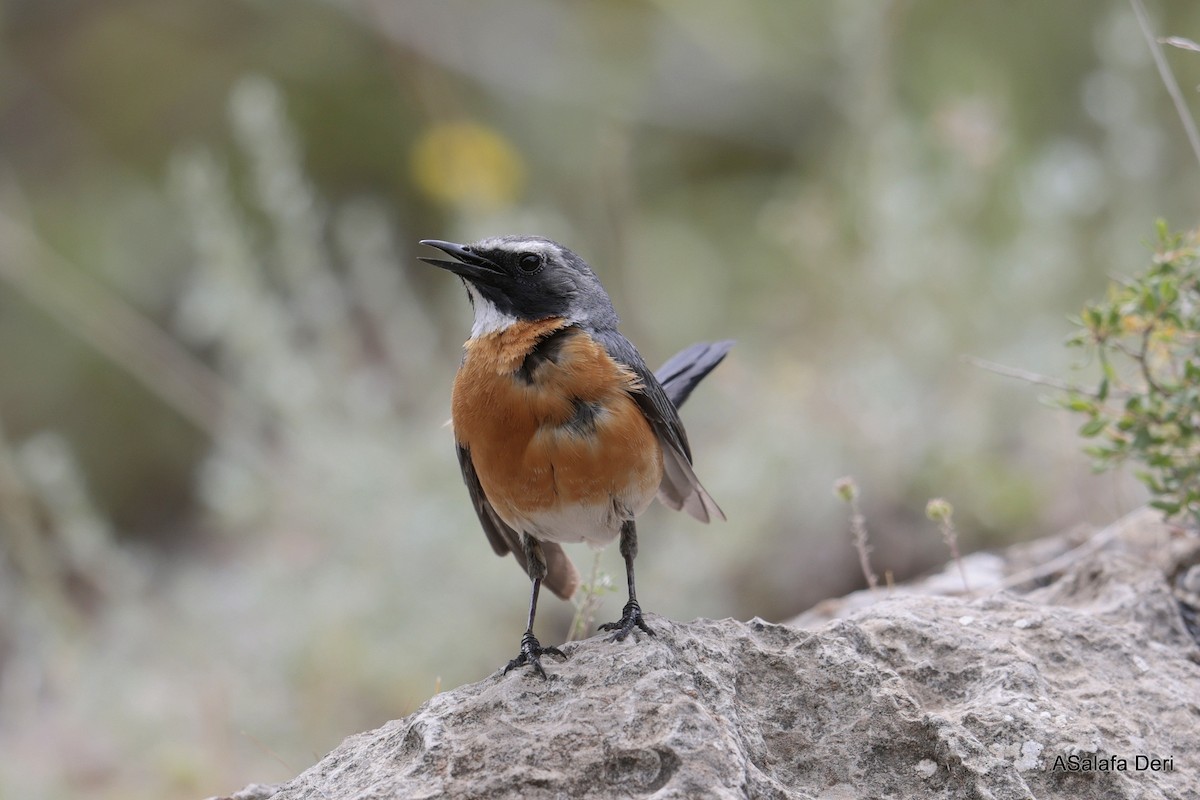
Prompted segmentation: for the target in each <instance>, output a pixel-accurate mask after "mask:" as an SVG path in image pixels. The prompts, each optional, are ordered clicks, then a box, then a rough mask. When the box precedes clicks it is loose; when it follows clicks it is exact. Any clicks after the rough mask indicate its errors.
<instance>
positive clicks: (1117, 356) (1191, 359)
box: [1061, 222, 1200, 526]
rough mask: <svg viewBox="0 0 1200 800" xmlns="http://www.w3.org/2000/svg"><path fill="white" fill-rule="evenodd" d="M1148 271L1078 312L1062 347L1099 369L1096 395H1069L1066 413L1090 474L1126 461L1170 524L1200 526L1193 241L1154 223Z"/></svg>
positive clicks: (1198, 275) (1197, 290) (1196, 241)
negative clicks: (1081, 441)
mask: <svg viewBox="0 0 1200 800" xmlns="http://www.w3.org/2000/svg"><path fill="white" fill-rule="evenodd" d="M1158 237H1159V241H1158V246H1157V248H1156V250H1155V253H1154V258H1153V261H1152V263H1151V266H1150V268H1149V269H1147V270H1146V271H1144V272H1142V273H1140V274H1138V275H1135V276H1134V277H1132V278H1131V279H1128V280H1119V281H1114V282H1113V284H1112V285H1110V287H1109V290H1108V294H1107V295H1106V297H1105V298H1104V299H1103V300H1102V301H1100V302H1097V303H1094V304H1090V305H1087V306H1085V307H1084V309H1083V313H1082V314H1081V315H1080V316H1079V318H1078V319H1076V320H1073V322H1074V323H1075V324H1076V325H1078V326H1079V330H1078V331H1077V332H1076V333H1075V334H1074V335H1073V336H1071V338H1070V339H1069V340H1068V344H1070V345H1071V346H1076V347H1083V348H1086V349H1087V350H1088V352H1089V354H1091V355H1094V357H1095V359H1096V361H1097V363H1098V365H1099V368H1100V369H1099V384H1098V385H1097V386H1096V388H1095V389H1094V390H1088V389H1083V388H1077V389H1072V390H1070V391H1068V392H1067V393H1066V395H1065V396H1064V397H1063V398H1062V399H1061V403H1062V405H1063V406H1064V407H1066V408H1068V409H1070V410H1072V411H1076V412H1079V413H1082V414H1084V415H1086V416H1087V418H1088V419H1087V422H1085V423H1084V424H1083V426H1082V427H1081V428H1080V429H1079V433H1080V435H1081V436H1083V437H1085V438H1086V439H1089V440H1090V444H1089V445H1088V447H1087V448H1086V451H1087V453H1088V454H1089V455H1091V456H1092V458H1093V459H1094V464H1095V467H1096V468H1097V470H1106V469H1110V468H1112V467H1114V466H1116V465H1118V464H1121V463H1124V462H1126V461H1133V462H1135V463H1136V464H1137V465H1138V466H1137V469H1136V471H1135V474H1136V475H1137V477H1138V478H1139V479H1140V480H1141V481H1142V482H1143V483H1144V484H1145V485H1146V487H1147V488H1149V490H1150V493H1151V495H1152V497H1153V499H1152V501H1151V505H1153V506H1154V507H1155V508H1158V509H1161V510H1162V511H1163V512H1164V513H1165V514H1166V516H1167V517H1168V518H1172V517H1181V518H1184V519H1185V520H1187V521H1188V522H1189V523H1191V524H1192V525H1193V526H1198V525H1200V253H1198V245H1200V235H1198V233H1197V232H1192V233H1189V234H1187V235H1180V234H1171V233H1170V232H1169V231H1168V230H1167V228H1166V225H1165V224H1164V223H1162V222H1159V225H1158Z"/></svg>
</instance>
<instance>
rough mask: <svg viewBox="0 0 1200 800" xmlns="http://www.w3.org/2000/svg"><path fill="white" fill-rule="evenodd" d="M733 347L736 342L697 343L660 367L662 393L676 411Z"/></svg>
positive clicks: (656, 375) (730, 340)
mask: <svg viewBox="0 0 1200 800" xmlns="http://www.w3.org/2000/svg"><path fill="white" fill-rule="evenodd" d="M731 347H733V340H732V339H728V340H726V341H723V342H698V343H697V344H694V345H692V346H691V347H686V348H684V349H683V350H680V351H679V352H678V353H676V354H675V355H673V356H671V357H670V358H668V359H667V363H665V364H663V365H662V366H661V367H659V368H658V371H657V372H655V373H654V377H656V378H658V382H659V383H661V384H662V387H663V391H665V392H666V393H667V397H668V398H670V400H671V402H672V403H674V404H675V407H676V408H679V407H680V406H681V405H683V401H685V400H687V399H688V395H690V394H691V393H692V389H695V388H696V384H698V383H699V382H700V381H702V380H704V376H705V375H707V374H708V373H710V372H712V371H713V369H714V368H715V367H716V366H717V364H720V363H721V361H722V360H723V359H724V358H725V355H726V354H727V353H728V352H729V348H731Z"/></svg>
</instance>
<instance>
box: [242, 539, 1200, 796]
mask: <svg viewBox="0 0 1200 800" xmlns="http://www.w3.org/2000/svg"><path fill="white" fill-rule="evenodd" d="M1114 538H1119V537H1114ZM1193 544H1194V543H1193ZM1183 551H1186V552H1188V553H1190V554H1191V555H1189V556H1188V557H1189V558H1193V557H1194V556H1195V547H1194V546H1193V547H1191V548H1190V549H1188V548H1186V547H1185V548H1182V549H1181V552H1183ZM1157 555H1158V556H1161V555H1162V553H1158V554H1157ZM1186 566H1191V565H1183V566H1181V565H1180V564H1178V563H1177V564H1175V565H1174V567H1173V569H1175V571H1176V572H1179V571H1180V569H1184V568H1185V567H1186ZM1163 567H1164V564H1162V563H1157V562H1153V561H1147V560H1145V559H1142V558H1138V557H1137V556H1136V555H1135V554H1131V553H1130V552H1128V551H1125V550H1122V548H1097V549H1096V550H1095V551H1094V552H1090V553H1087V554H1086V557H1085V558H1082V559H1081V560H1078V561H1076V562H1075V563H1074V564H1071V565H1070V566H1068V567H1067V568H1066V569H1065V572H1063V573H1062V574H1061V577H1058V578H1057V579H1053V580H1050V582H1049V584H1048V585H1046V586H1044V587H1042V588H1039V589H1036V590H1033V591H1030V592H1028V593H1027V594H1024V595H1019V594H1016V593H1014V592H1012V591H1001V592H994V593H990V594H988V595H986V596H983V597H979V598H975V599H970V598H965V597H950V596H930V595H922V594H916V593H908V592H895V593H893V594H892V595H891V596H889V595H888V593H887V592H886V591H882V590H881V591H879V592H876V593H875V595H876V596H875V597H874V599H873V602H872V603H871V604H870V605H867V606H865V607H862V608H857V609H854V610H849V611H847V612H846V615H845V616H844V617H841V618H836V619H833V620H832V621H828V622H825V623H824V624H821V625H820V626H819V627H816V628H815V629H804V628H801V627H797V626H791V625H788V626H785V625H776V624H771V623H767V622H763V621H761V620H757V619H756V620H751V621H750V622H737V621H734V620H717V621H714V620H696V621H693V622H690V623H686V624H684V623H677V622H672V621H670V620H667V619H663V618H660V617H655V616H651V617H650V618H649V621H650V624H651V626H652V627H653V628H654V629H655V631H656V632H657V634H658V635H657V636H655V637H653V638H649V637H642V638H641V639H640V640H639V641H637V642H630V641H626V642H624V643H610V642H607V641H605V640H604V639H603V638H600V637H596V638H593V639H590V640H588V641H585V642H581V643H576V644H570V645H565V646H564V647H563V649H564V651H566V652H567V654H568V656H569V658H568V660H567V661H566V662H558V661H557V660H552V659H548V660H547V662H546V666H547V671H548V672H549V673H550V675H551V679H550V680H548V681H543V680H541V679H539V678H537V677H535V676H534V675H533V674H531V673H530V672H529V671H527V670H525V671H520V672H514V673H510V674H509V675H501V674H499V673H497V674H495V675H492V676H491V677H489V678H486V679H485V680H482V681H479V682H478V683H474V684H471V685H468V686H463V687H460V688H458V689H455V690H453V691H449V692H445V693H443V694H439V695H437V696H435V697H434V698H432V699H431V700H429V702H427V703H426V704H425V705H424V706H422V707H421V708H420V709H419V710H417V711H416V712H415V713H414V714H412V715H411V716H409V717H407V718H406V719H403V720H398V721H394V722H391V723H388V724H387V725H384V726H383V727H382V728H379V729H378V730H375V731H371V732H368V733H363V734H359V735H357V736H352V737H350V738H349V739H347V740H346V741H345V742H344V743H343V744H342V745H341V746H340V747H338V748H337V749H336V750H334V751H333V752H332V753H330V754H329V755H328V756H326V757H325V758H324V759H323V760H321V761H320V762H319V763H318V764H316V765H315V766H313V767H312V768H310V769H309V770H307V771H306V772H304V773H303V774H301V775H299V776H298V777H296V778H295V779H294V780H292V781H290V782H288V783H286V784H283V785H280V786H277V787H260V786H256V787H254V789H256V790H257V791H258V793H255V794H247V795H244V796H245V797H253V798H256V800H257V798H260V797H261V798H265V797H270V798H273V799H274V800H299V799H300V798H305V799H306V800H307V799H308V798H313V800H318V799H323V800H342V799H343V798H347V799H348V798H391V797H395V798H434V797H455V798H458V797H462V798H522V800H540V799H541V798H610V797H654V798H663V799H665V798H743V797H750V798H829V799H831V800H832V799H833V798H865V797H894V798H910V797H939V798H941V797H948V798H996V800H1009V799H1010V798H1039V800H1042V799H1044V798H1072V799H1075V798H1101V797H1103V798H1172V799H1173V800H1174V799H1175V798H1200V772H1198V769H1200V666H1198V661H1200V657H1198V651H1197V647H1196V643H1195V641H1194V640H1193V639H1192V637H1191V635H1190V634H1189V632H1188V630H1187V629H1186V628H1185V626H1184V623H1183V621H1182V618H1181V616H1180V611H1179V602H1178V600H1177V599H1176V597H1175V596H1174V595H1173V594H1172V588H1171V585H1170V584H1169V581H1168V573H1165V572H1164V569H1163ZM1042 582H1045V579H1044V580H1043V581H1042ZM1139 757H1140V758H1139ZM1149 759H1157V761H1155V762H1151V761H1150V760H1149ZM1088 766H1092V767H1093V769H1092V770H1091V771H1085V769H1084V768H1086V767H1088ZM1096 767H1107V768H1108V769H1107V771H1097V769H1095V768H1096ZM246 791H249V789H248V790H246Z"/></svg>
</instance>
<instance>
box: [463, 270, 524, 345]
mask: <svg viewBox="0 0 1200 800" xmlns="http://www.w3.org/2000/svg"><path fill="white" fill-rule="evenodd" d="M465 283H466V284H467V293H468V294H470V295H471V307H472V308H473V309H475V323H474V324H473V325H472V326H471V338H472V339H477V338H479V337H480V336H486V335H487V334H489V333H497V332H498V331H502V330H504V329H505V328H507V327H508V326H509V325H512V324H513V323H514V322H516V321H517V318H516V317H513V316H510V315H508V314H505V313H504V312H502V311H501V310H500V309H498V308H496V306H495V304H493V303H492V301H491V300H488V299H487V298H486V297H484V296H483V295H481V294H480V293H479V292H478V291H477V290H476V289H475V287H474V286H472V285H471V283H470V281H465Z"/></svg>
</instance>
